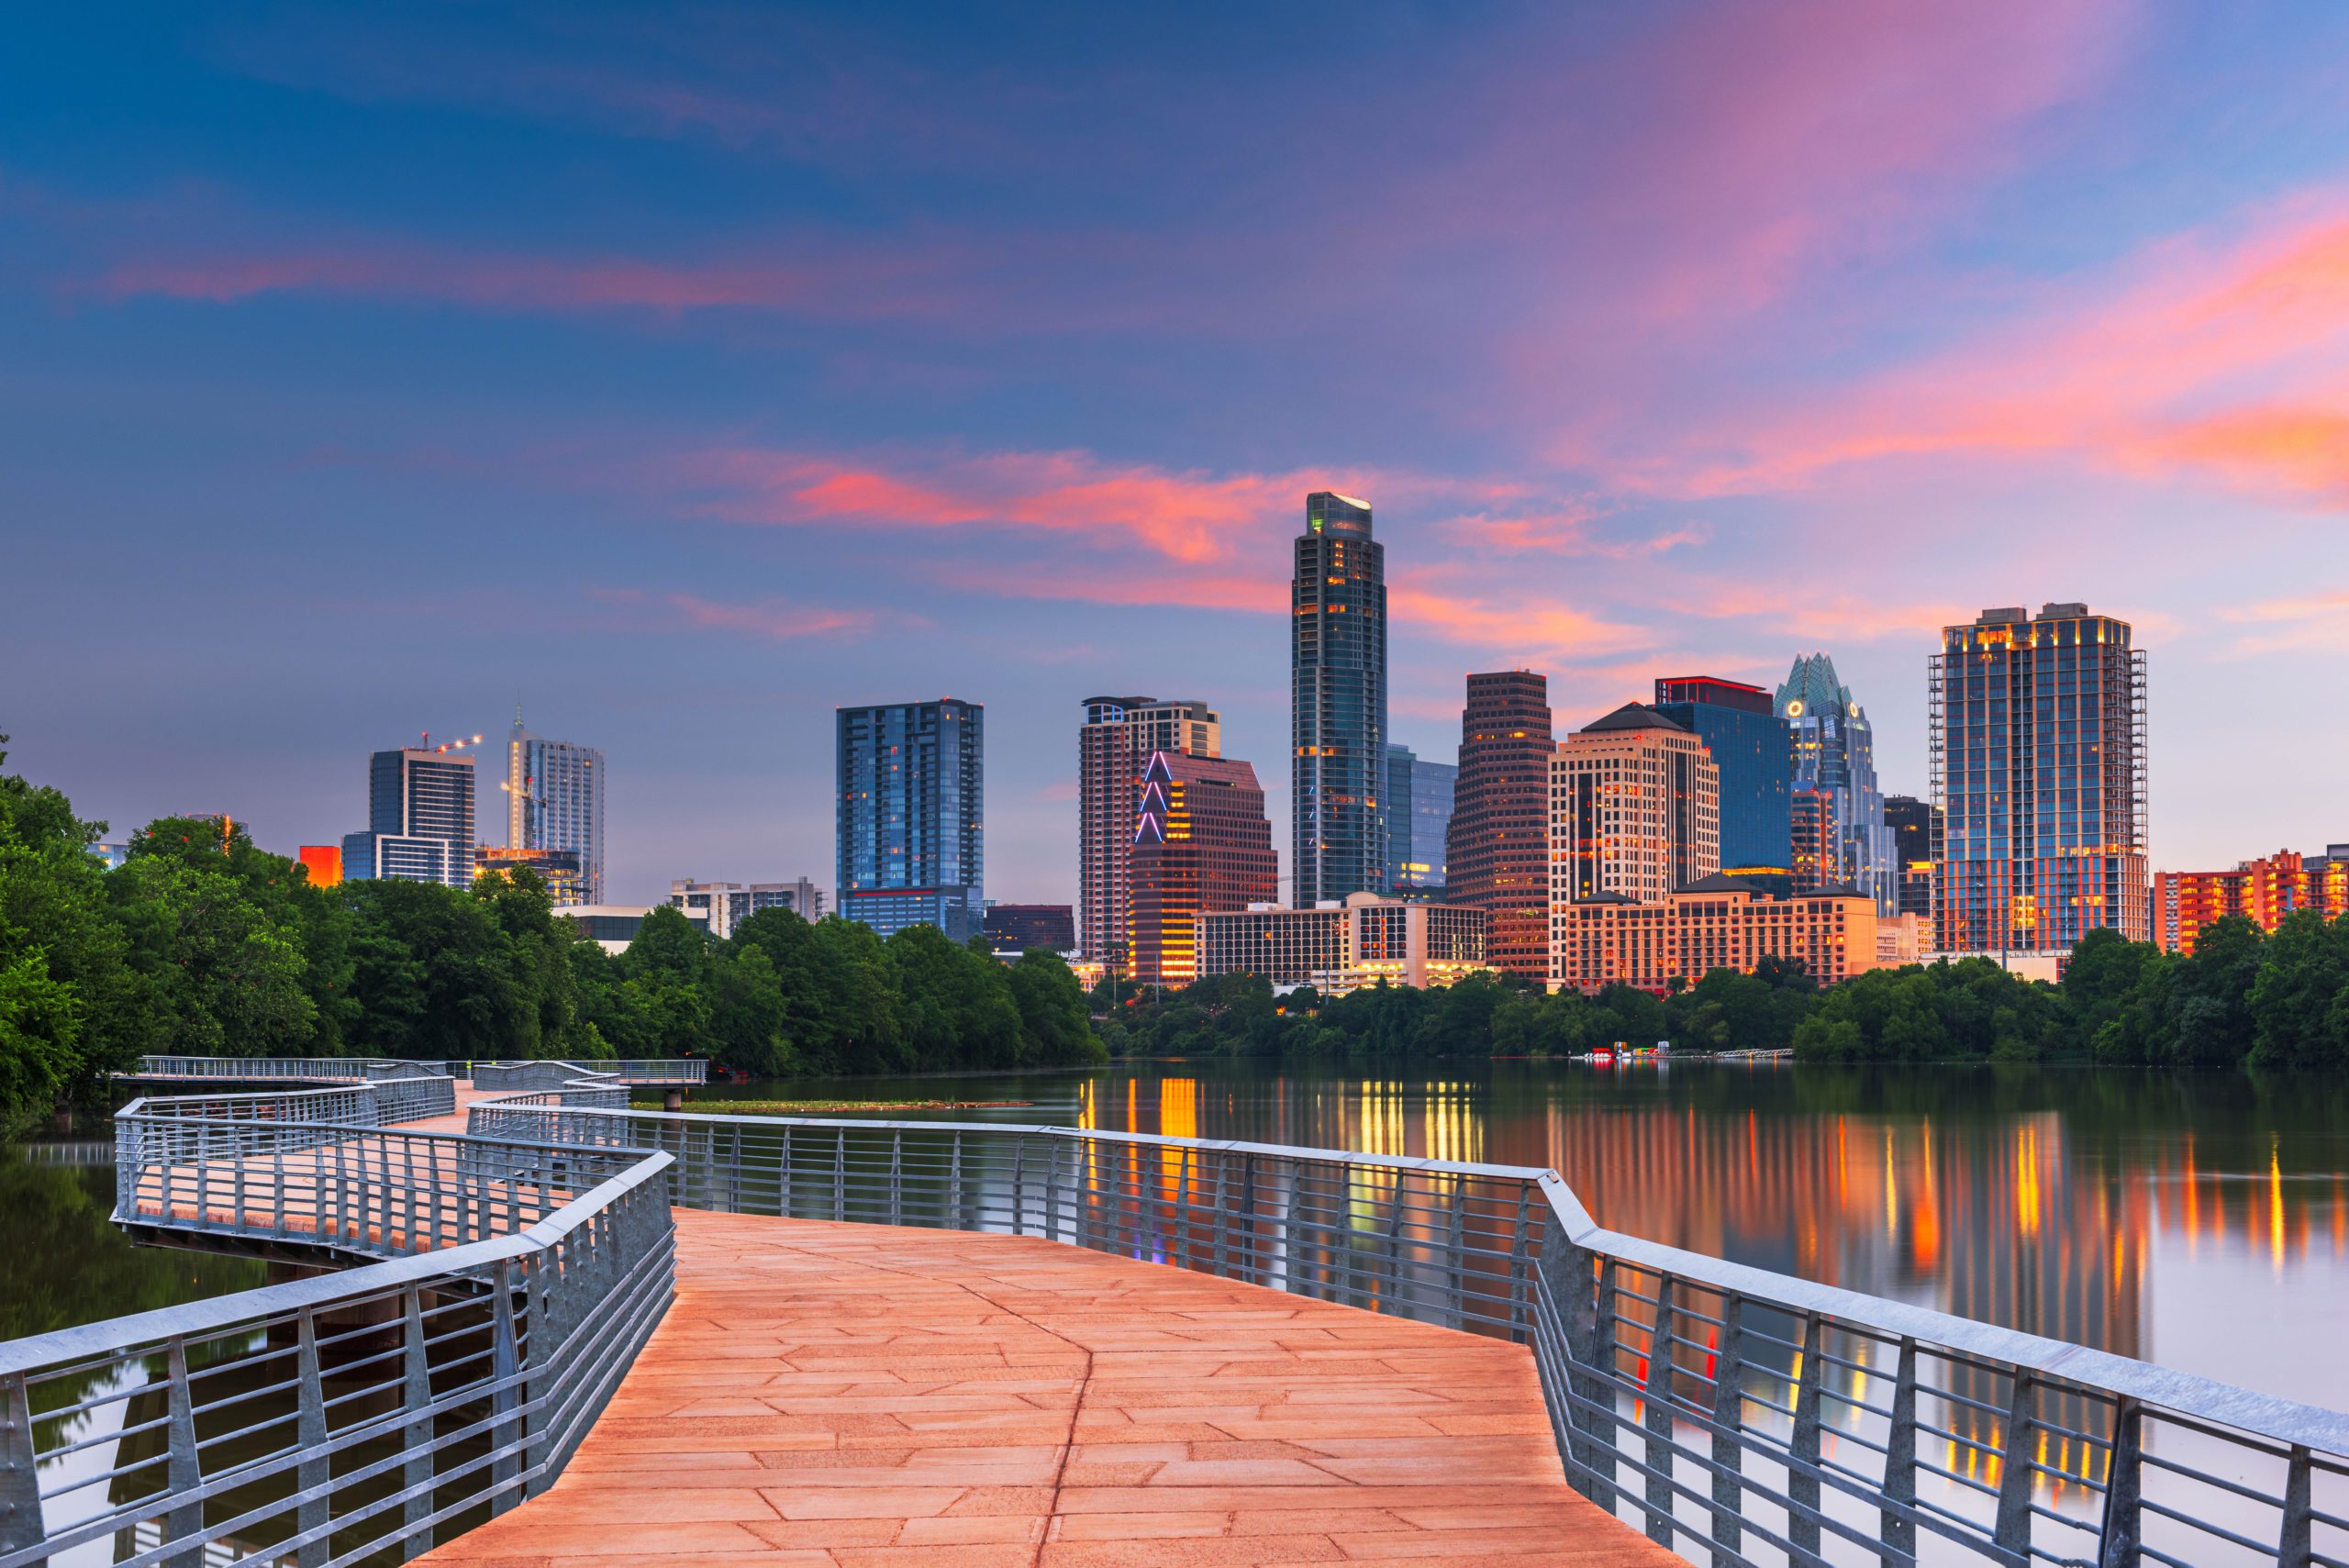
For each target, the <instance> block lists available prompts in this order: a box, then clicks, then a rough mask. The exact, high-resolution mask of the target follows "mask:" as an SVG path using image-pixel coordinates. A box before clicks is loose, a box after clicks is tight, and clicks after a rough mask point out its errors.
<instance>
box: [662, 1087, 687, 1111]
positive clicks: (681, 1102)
mask: <svg viewBox="0 0 2349 1568" xmlns="http://www.w3.org/2000/svg"><path fill="white" fill-rule="evenodd" d="M661 1108H662V1110H664V1111H681V1110H684V1109H685V1091H684V1090H683V1089H664V1090H662V1093H661Z"/></svg>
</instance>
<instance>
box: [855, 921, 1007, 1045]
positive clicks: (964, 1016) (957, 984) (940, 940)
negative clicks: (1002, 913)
mask: <svg viewBox="0 0 2349 1568" xmlns="http://www.w3.org/2000/svg"><path fill="white" fill-rule="evenodd" d="M884 949H885V951H886V953H887V955H888V961H889V973H891V974H892V975H894V976H895V977H896V992H897V1013H898V1017H899V1018H901V1019H902V1020H903V1023H904V1027H905V1040H906V1045H907V1049H909V1050H910V1051H911V1052H912V1054H913V1058H914V1060H915V1061H916V1062H918V1063H919V1064H920V1065H922V1066H924V1067H1009V1066H1013V1065H1016V1064H1017V1063H1018V1062H1019V1004H1018V1003H1017V1002H1015V1001H1013V999H1012V995H1011V981H1010V979H1009V977H1008V974H1007V973H1006V971H1005V969H1004V966H1003V965H1002V964H999V963H997V962H996V961H995V959H994V957H993V955H992V954H990V953H989V952H988V951H987V949H986V944H985V940H983V939H975V938H974V940H973V942H972V944H971V945H969V946H965V945H963V944H961V943H958V942H954V941H952V940H948V938H947V936H946V934H945V933H944V932H943V931H941V930H940V929H938V928H937V927H935V926H930V925H921V926H908V927H907V928H906V929H904V930H902V931H899V932H897V933H896V935H894V936H892V937H891V938H890V939H889V940H888V941H887V942H886V943H885V944H884Z"/></svg>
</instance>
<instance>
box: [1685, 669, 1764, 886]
mask: <svg viewBox="0 0 2349 1568" xmlns="http://www.w3.org/2000/svg"><path fill="white" fill-rule="evenodd" d="M1655 711H1656V712H1658V713H1660V714H1662V715H1664V717H1666V718H1669V719H1671V720H1672V721H1673V722H1675V724H1679V725H1681V726H1683V727H1684V728H1688V729H1691V730H1694V731H1695V732H1696V735H1697V739H1698V740H1702V741H1703V742H1704V743H1705V750H1707V751H1710V752H1711V753H1712V754H1713V765H1714V766H1715V767H1717V768H1719V769H1720V773H1721V867H1722V869H1723V870H1729V869H1731V868H1732V867H1736V866H1776V867H1780V868H1782V869H1783V868H1784V867H1785V866H1786V864H1787V854H1788V852H1789V850H1788V844H1787V778H1788V771H1789V769H1790V768H1791V767H1792V765H1793V760H1792V754H1791V752H1790V751H1789V742H1788V736H1787V721H1786V720H1785V719H1783V718H1780V717H1778V716H1777V714H1776V712H1775V711H1774V710H1773V707H1772V704H1771V701H1770V694H1769V693H1768V692H1766V691H1765V690H1764V689H1763V688H1762V687H1760V686H1749V685H1747V684H1744V683H1743V682H1742V681H1722V680H1717V679H1715V678H1714V677H1712V676H1710V675H1688V676H1682V677H1679V678H1677V679H1670V680H1658V681H1657V682H1656V684H1655Z"/></svg>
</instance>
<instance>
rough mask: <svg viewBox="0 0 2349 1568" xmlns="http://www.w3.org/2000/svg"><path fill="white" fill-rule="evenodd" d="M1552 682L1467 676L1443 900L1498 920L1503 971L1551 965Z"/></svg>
mask: <svg viewBox="0 0 2349 1568" xmlns="http://www.w3.org/2000/svg"><path fill="white" fill-rule="evenodd" d="M1550 735H1551V730H1550V683H1549V681H1548V679H1547V678H1546V677H1544V676H1542V675H1537V674H1535V673H1533V672H1531V670H1501V671H1497V672H1495V673H1490V674H1482V675H1471V676H1469V677H1468V698H1467V705H1466V706H1465V707H1464V708H1463V709H1462V711H1461V715H1460V768H1459V773H1458V777H1457V780H1456V782H1455V784H1454V786H1453V802H1452V820H1451V823H1450V824H1449V825H1448V827H1447V828H1446V829H1445V832H1444V851H1443V875H1444V884H1443V887H1444V898H1445V900H1446V901H1447V902H1449V903H1453V904H1466V905H1470V906H1474V907H1475V908H1478V909H1482V910H1484V911H1485V912H1486V914H1488V915H1490V916H1491V917H1492V918H1491V920H1490V921H1489V922H1488V925H1487V929H1486V954H1487V956H1488V957H1489V959H1490V961H1491V962H1492V966H1493V967H1494V968H1495V969H1497V970H1502V971H1504V972H1506V973H1511V974H1521V975H1524V976H1526V977H1527V978H1529V979H1534V980H1538V979H1541V978H1542V976H1544V975H1546V974H1547V973H1549V972H1550V856H1549V824H1550V753H1551V751H1553V746H1552V743H1551V739H1550Z"/></svg>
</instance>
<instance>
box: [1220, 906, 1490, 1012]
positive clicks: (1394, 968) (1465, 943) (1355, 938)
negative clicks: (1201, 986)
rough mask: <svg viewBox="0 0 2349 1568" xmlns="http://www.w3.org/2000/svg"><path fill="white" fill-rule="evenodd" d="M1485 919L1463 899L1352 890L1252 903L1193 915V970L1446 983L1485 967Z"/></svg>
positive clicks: (1339, 991)
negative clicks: (1304, 902)
mask: <svg viewBox="0 0 2349 1568" xmlns="http://www.w3.org/2000/svg"><path fill="white" fill-rule="evenodd" d="M1489 920H1490V917H1488V916H1487V915H1486V913H1485V912H1484V911H1483V910H1482V909H1472V908H1469V907H1468V906H1466V905H1464V904H1444V903H1439V902H1435V901H1433V900H1428V899H1418V898H1413V899H1402V898H1381V897H1379V896H1378V895H1376V894H1375V893H1356V894H1352V895H1348V896H1347V897H1345V898H1342V899H1337V900H1332V901H1330V902H1325V903H1322V904H1317V905H1315V906H1313V907H1311V908H1309V909H1292V908H1289V907H1287V906H1283V905H1278V904H1253V905H1251V906H1248V907H1247V908H1245V909H1236V910H1227V911H1223V912H1220V913H1215V914H1207V915H1202V916H1200V917H1199V973H1200V975H1201V976H1202V977H1205V976H1208V975H1215V974H1261V975H1263V976H1264V978H1265V979H1266V980H1268V981H1270V982H1272V984H1274V985H1275V986H1294V985H1310V986H1312V987H1314V988H1315V989H1316V990H1318V991H1319V992H1320V993H1321V994H1322V995H1324V996H1337V995H1344V994H1345V993H1346V992H1349V991H1357V990H1360V989H1362V988H1363V987H1364V986H1366V985H1375V984H1379V983H1380V982H1381V981H1384V982H1386V984H1389V985H1410V986H1415V987H1425V986H1429V985H1450V984H1453V983H1454V982H1457V981H1460V980H1464V979H1466V978H1467V977H1468V976H1469V975H1471V974H1474V973H1477V972H1478V971H1479V970H1482V969H1485V968H1487V967H1489V966H1488V965H1487V964H1486V959H1485V935H1486V929H1487V926H1488V924H1489Z"/></svg>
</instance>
